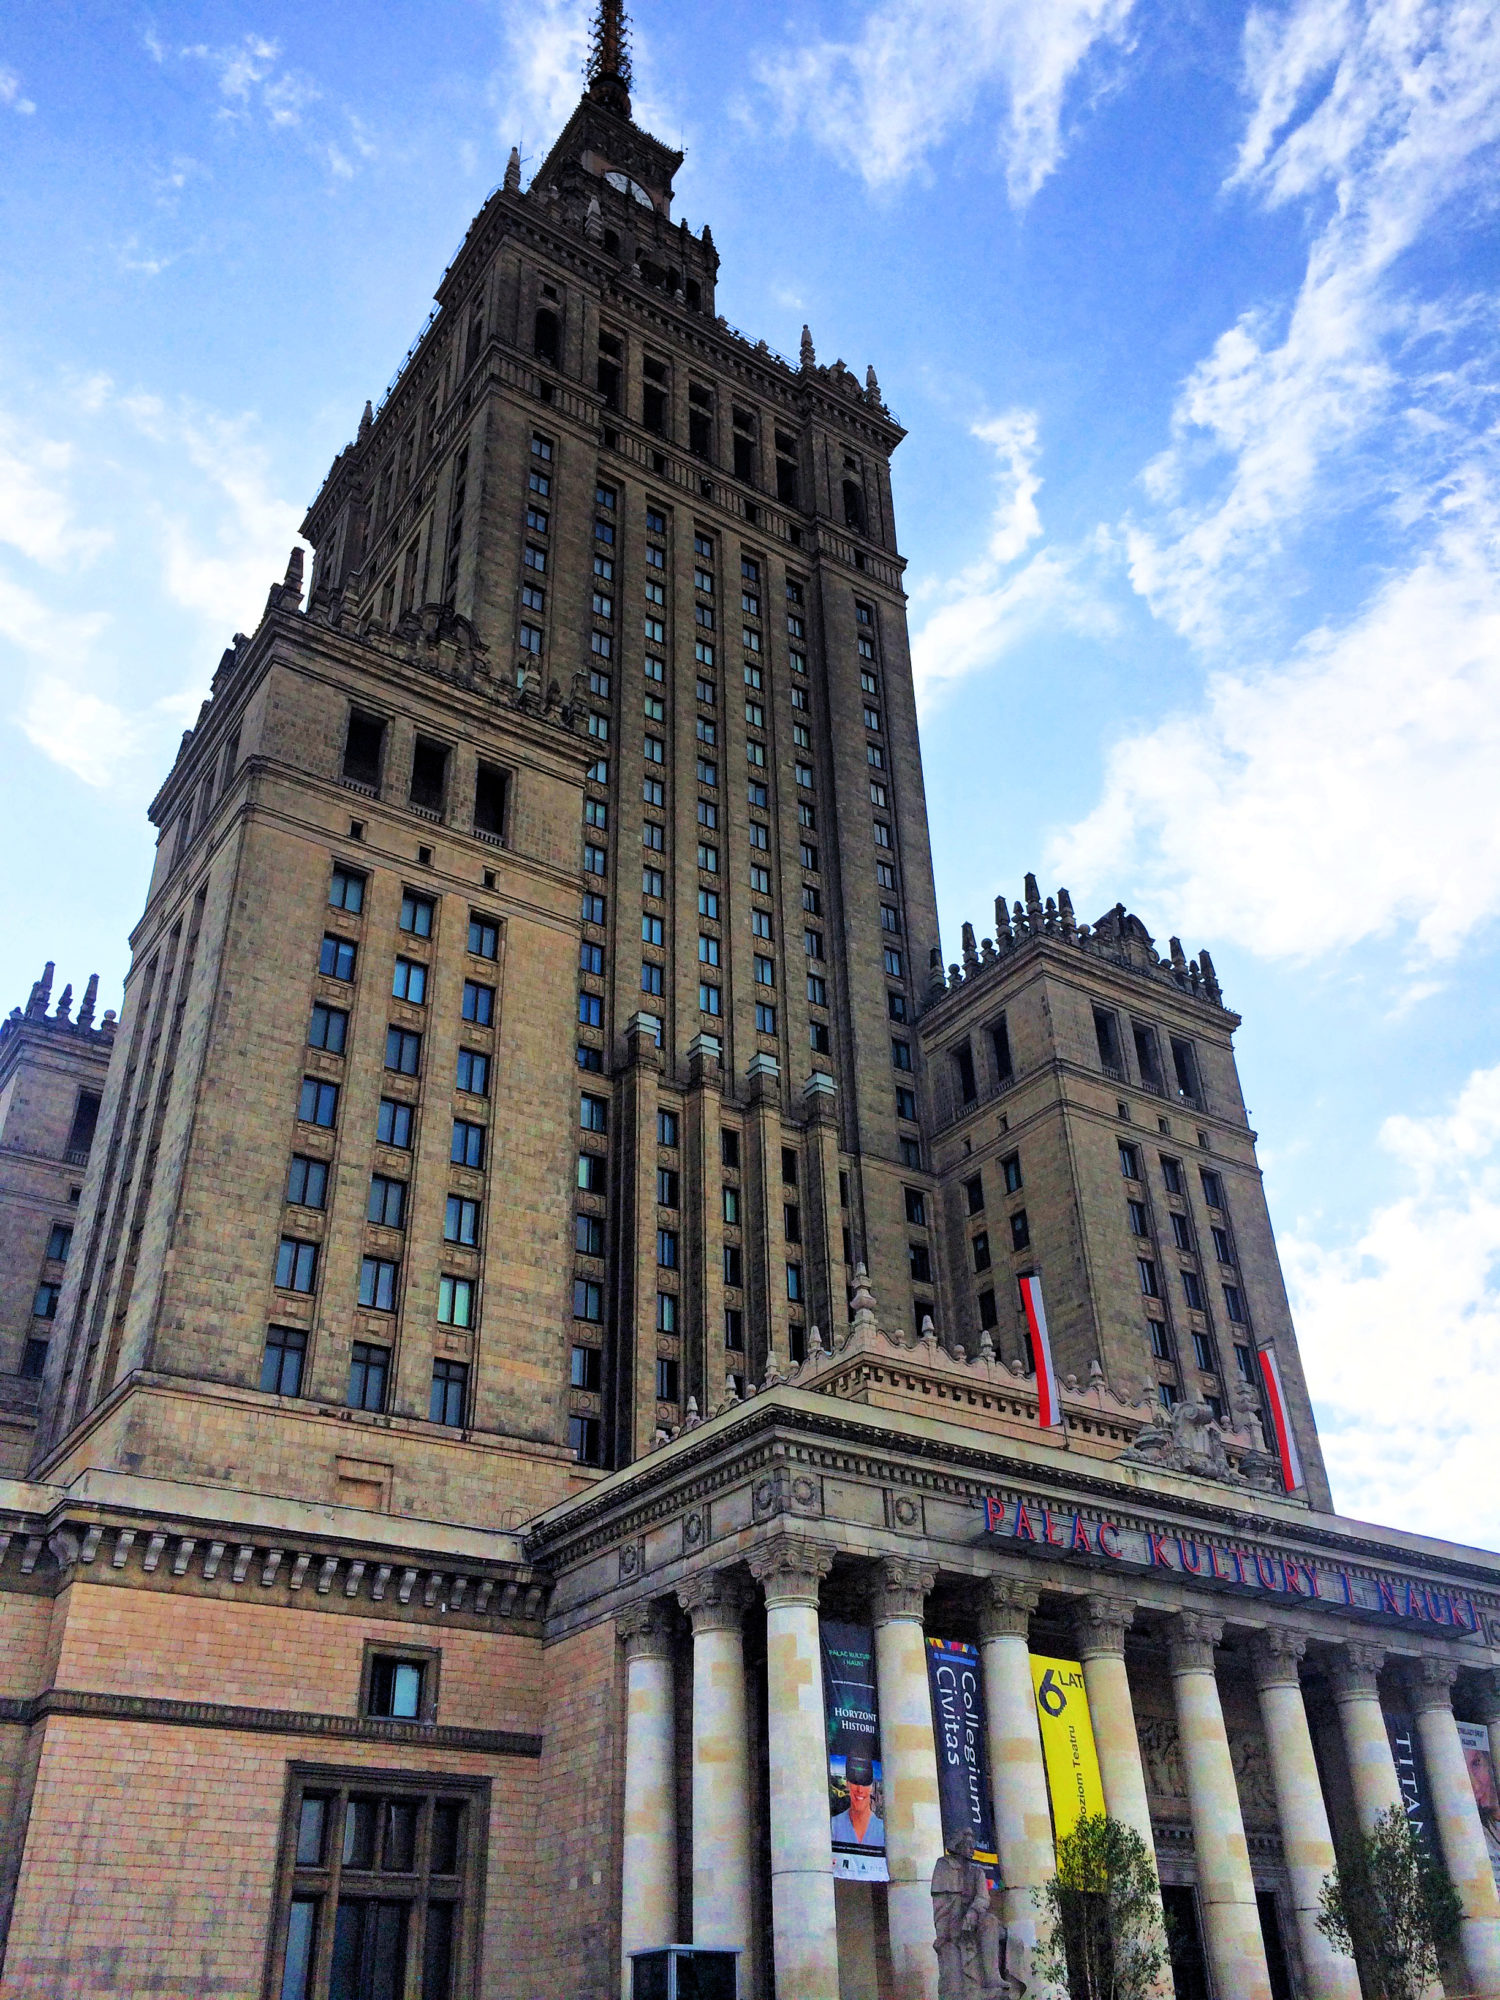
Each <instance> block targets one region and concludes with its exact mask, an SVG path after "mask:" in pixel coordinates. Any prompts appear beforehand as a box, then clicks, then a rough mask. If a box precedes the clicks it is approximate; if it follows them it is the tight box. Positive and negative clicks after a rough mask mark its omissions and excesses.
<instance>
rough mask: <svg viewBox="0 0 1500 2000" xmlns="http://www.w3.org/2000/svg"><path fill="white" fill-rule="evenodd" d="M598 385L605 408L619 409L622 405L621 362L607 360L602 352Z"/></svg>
mask: <svg viewBox="0 0 1500 2000" xmlns="http://www.w3.org/2000/svg"><path fill="white" fill-rule="evenodd" d="M598 385H599V394H600V395H601V396H602V397H603V398H604V407H605V409H606V410H618V409H619V407H620V364H619V363H618V362H617V361H609V360H607V359H606V358H605V356H604V355H602V354H601V355H600V356H599V374H598Z"/></svg>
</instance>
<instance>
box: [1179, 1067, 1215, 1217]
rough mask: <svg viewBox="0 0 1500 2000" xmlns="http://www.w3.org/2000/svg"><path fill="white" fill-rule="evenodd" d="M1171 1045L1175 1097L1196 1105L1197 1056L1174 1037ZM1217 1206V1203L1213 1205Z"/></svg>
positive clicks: (1198, 1097) (1197, 1095) (1197, 1091)
mask: <svg viewBox="0 0 1500 2000" xmlns="http://www.w3.org/2000/svg"><path fill="white" fill-rule="evenodd" d="M1170 1039H1171V1043H1172V1072H1173V1075H1174V1076H1175V1077H1176V1079H1177V1095H1178V1096H1179V1097H1180V1098H1182V1099H1183V1100H1184V1102H1186V1103H1188V1104H1197V1103H1198V1102H1199V1099H1200V1097H1201V1095H1202V1093H1201V1091H1200V1090H1199V1087H1198V1056H1197V1052H1196V1051H1195V1050H1194V1048H1193V1045H1192V1043H1191V1042H1184V1041H1179V1040H1178V1038H1177V1036H1176V1035H1173V1036H1172V1037H1171V1038H1170ZM1214 1206H1217V1203H1215V1204H1214Z"/></svg>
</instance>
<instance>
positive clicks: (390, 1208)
mask: <svg viewBox="0 0 1500 2000" xmlns="http://www.w3.org/2000/svg"><path fill="white" fill-rule="evenodd" d="M365 1220H366V1221H367V1222H378V1223H380V1224H381V1226H382V1227H383V1228H386V1229H400V1228H402V1227H403V1226H404V1225H405V1222H406V1182H405V1181H395V1180H392V1179H391V1178H390V1177H389V1175H387V1174H372V1175H371V1176H370V1199H369V1201H368V1202H367V1203H366V1204H365Z"/></svg>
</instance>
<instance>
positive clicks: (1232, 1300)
mask: <svg viewBox="0 0 1500 2000" xmlns="http://www.w3.org/2000/svg"><path fill="white" fill-rule="evenodd" d="M1224 1317H1225V1318H1226V1319H1227V1320H1229V1321H1230V1322H1231V1323H1232V1324H1233V1325H1235V1326H1243V1325H1244V1324H1245V1300H1244V1295H1243V1293H1242V1292H1241V1291H1240V1288H1239V1286H1238V1285H1226V1286H1225V1287H1224Z"/></svg>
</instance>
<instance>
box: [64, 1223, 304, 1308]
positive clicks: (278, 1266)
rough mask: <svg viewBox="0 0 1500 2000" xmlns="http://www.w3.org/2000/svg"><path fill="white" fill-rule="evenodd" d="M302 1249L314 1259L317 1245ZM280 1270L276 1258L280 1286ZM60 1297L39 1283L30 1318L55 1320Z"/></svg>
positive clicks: (299, 1288) (289, 1287)
mask: <svg viewBox="0 0 1500 2000" xmlns="http://www.w3.org/2000/svg"><path fill="white" fill-rule="evenodd" d="M286 1244H287V1239H286V1238H285V1237H283V1238H282V1246H281V1247H282V1250H283V1251H285V1249H286ZM302 1247H303V1248H304V1249H308V1250H311V1251H312V1252H313V1255H314V1258H316V1255H317V1245H316V1244H313V1243H309V1244H305V1245H303V1246H302ZM280 1270H281V1260H280V1258H279V1257H278V1259H277V1272H278V1276H277V1281H276V1282H277V1283H278V1284H282V1280H281V1278H280V1275H279V1273H280ZM282 1288H283V1290H287V1291H309V1292H310V1291H311V1290H312V1286H311V1284H307V1285H283V1286H282ZM61 1297H62V1286H61V1285H59V1284H57V1283H55V1282H54V1281H53V1280H51V1279H43V1281H42V1283H41V1284H39V1285H38V1286H37V1288H36V1290H35V1292H34V1293H33V1294H32V1298H31V1316H32V1318H33V1319H56V1318H57V1302H58V1300H59V1299H60V1298H61Z"/></svg>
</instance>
